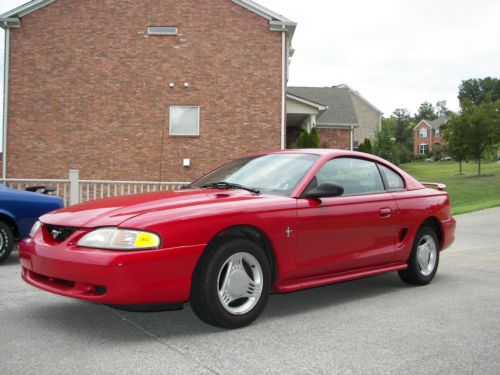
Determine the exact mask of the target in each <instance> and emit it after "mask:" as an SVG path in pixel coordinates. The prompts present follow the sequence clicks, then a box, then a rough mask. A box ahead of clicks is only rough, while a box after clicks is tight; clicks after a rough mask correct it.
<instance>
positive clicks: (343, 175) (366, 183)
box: [316, 158, 385, 195]
mask: <svg viewBox="0 0 500 375" xmlns="http://www.w3.org/2000/svg"><path fill="white" fill-rule="evenodd" d="M316 182H317V184H318V185H321V184H324V183H335V184H339V185H341V186H342V187H343V188H344V195H346V194H370V193H377V192H381V191H384V190H385V189H384V184H383V183H382V177H381V176H380V172H379V171H378V168H377V166H376V164H375V163H373V162H371V161H368V160H362V159H353V158H338V159H332V160H330V161H329V162H327V163H326V164H325V165H324V166H323V167H322V168H321V169H320V171H319V172H318V174H317V175H316Z"/></svg>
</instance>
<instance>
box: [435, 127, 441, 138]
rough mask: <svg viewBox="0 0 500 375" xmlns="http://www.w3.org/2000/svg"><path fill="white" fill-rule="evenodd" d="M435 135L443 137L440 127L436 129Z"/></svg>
mask: <svg viewBox="0 0 500 375" xmlns="http://www.w3.org/2000/svg"><path fill="white" fill-rule="evenodd" d="M434 136H435V137H441V130H440V129H436V130H434Z"/></svg>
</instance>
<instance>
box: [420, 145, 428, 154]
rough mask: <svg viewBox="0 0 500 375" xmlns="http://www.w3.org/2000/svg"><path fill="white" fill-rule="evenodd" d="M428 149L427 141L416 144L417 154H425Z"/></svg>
mask: <svg viewBox="0 0 500 375" xmlns="http://www.w3.org/2000/svg"><path fill="white" fill-rule="evenodd" d="M422 146H424V147H423V152H422ZM428 149H429V145H428V144H427V143H421V144H419V145H418V154H419V155H425V152H426V151H427V150H428Z"/></svg>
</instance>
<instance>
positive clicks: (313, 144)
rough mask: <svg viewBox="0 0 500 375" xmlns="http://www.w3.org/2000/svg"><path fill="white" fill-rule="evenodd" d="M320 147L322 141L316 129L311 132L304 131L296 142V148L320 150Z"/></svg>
mask: <svg viewBox="0 0 500 375" xmlns="http://www.w3.org/2000/svg"><path fill="white" fill-rule="evenodd" d="M319 145H320V139H319V135H318V130H317V129H316V128H315V127H314V128H312V129H311V131H310V132H308V131H307V130H303V131H302V132H301V133H300V134H299V137H298V138H297V141H296V142H295V147H296V148H319Z"/></svg>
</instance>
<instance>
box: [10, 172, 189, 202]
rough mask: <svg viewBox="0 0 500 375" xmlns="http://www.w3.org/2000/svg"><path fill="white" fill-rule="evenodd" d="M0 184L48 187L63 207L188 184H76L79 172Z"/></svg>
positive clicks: (153, 182) (95, 182)
mask: <svg viewBox="0 0 500 375" xmlns="http://www.w3.org/2000/svg"><path fill="white" fill-rule="evenodd" d="M0 183H1V184H4V185H5V186H8V187H11V188H14V189H19V190H25V189H26V188H27V187H29V186H52V187H54V188H55V189H56V190H55V191H54V192H53V193H52V194H53V195H57V196H59V197H61V198H62V199H63V201H64V204H65V206H69V205H73V204H77V203H83V202H88V201H91V200H94V199H100V198H109V197H118V196H125V195H131V194H139V193H149V192H155V191H167V190H177V189H180V188H181V187H182V186H184V185H186V184H189V182H155V181H111V180H80V172H79V171H77V170H71V171H69V178H68V179H67V180H64V179H19V178H7V179H0Z"/></svg>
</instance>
